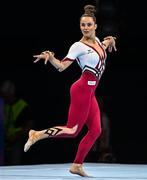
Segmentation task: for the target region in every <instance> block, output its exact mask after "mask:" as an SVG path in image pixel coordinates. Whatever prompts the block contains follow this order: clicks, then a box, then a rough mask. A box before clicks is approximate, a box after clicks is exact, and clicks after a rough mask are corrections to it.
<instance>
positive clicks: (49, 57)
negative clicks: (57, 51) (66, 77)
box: [33, 51, 73, 72]
mask: <svg viewBox="0 0 147 180" xmlns="http://www.w3.org/2000/svg"><path fill="white" fill-rule="evenodd" d="M33 57H35V58H36V60H35V61H34V63H36V62H38V61H39V60H41V59H44V63H45V64H47V62H48V61H49V62H50V63H51V64H52V65H53V66H54V67H55V68H56V69H57V70H58V71H59V72H62V71H64V70H65V69H66V68H68V67H69V66H70V65H71V64H72V63H73V60H70V59H68V58H67V59H66V60H64V59H63V60H62V61H60V60H58V59H57V58H55V56H54V53H53V52H50V51H44V52H42V53H41V54H39V55H34V56H33Z"/></svg>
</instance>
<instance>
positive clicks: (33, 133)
mask: <svg viewBox="0 0 147 180" xmlns="http://www.w3.org/2000/svg"><path fill="white" fill-rule="evenodd" d="M37 137H38V136H37V135H36V131H34V130H30V131H29V138H28V140H27V142H26V144H25V145H24V152H27V151H28V150H29V149H30V147H31V146H32V145H33V144H34V143H35V142H36V141H37V139H38V138H37Z"/></svg>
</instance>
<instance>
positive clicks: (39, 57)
mask: <svg viewBox="0 0 147 180" xmlns="http://www.w3.org/2000/svg"><path fill="white" fill-rule="evenodd" d="M51 56H54V53H53V52H51V51H44V52H42V53H41V54H39V55H34V56H33V57H35V58H36V59H35V61H34V63H36V62H38V61H40V60H42V59H43V60H44V64H47V62H48V61H49V60H50V57H51Z"/></svg>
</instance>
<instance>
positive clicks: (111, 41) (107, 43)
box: [102, 36, 117, 52]
mask: <svg viewBox="0 0 147 180" xmlns="http://www.w3.org/2000/svg"><path fill="white" fill-rule="evenodd" d="M115 40H116V37H113V36H107V37H105V38H104V40H103V41H102V44H103V47H104V48H105V49H108V51H109V52H112V50H113V49H114V51H117V49H116V44H115Z"/></svg>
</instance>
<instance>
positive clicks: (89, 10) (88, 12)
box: [80, 5, 96, 23]
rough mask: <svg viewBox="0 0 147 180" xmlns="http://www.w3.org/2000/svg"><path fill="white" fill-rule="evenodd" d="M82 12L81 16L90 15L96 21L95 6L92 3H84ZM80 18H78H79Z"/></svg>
mask: <svg viewBox="0 0 147 180" xmlns="http://www.w3.org/2000/svg"><path fill="white" fill-rule="evenodd" d="M84 11H85V12H84V14H83V15H82V16H81V18H82V17H92V18H93V20H94V22H95V23H96V17H95V13H96V8H95V6H93V5H86V6H84ZM81 18H80V20H81Z"/></svg>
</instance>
